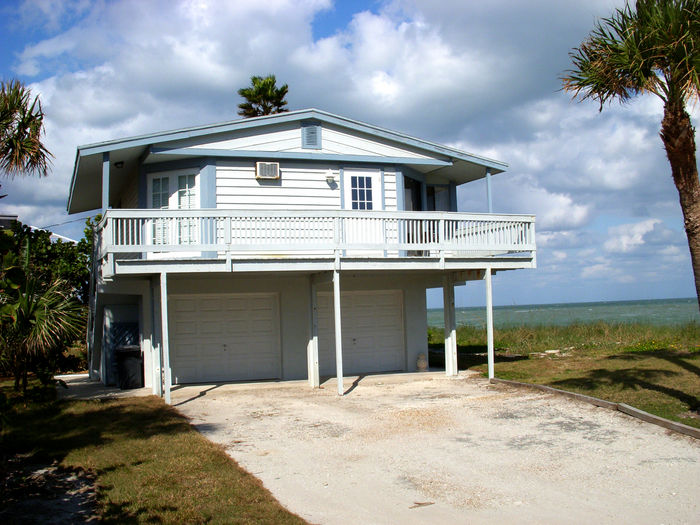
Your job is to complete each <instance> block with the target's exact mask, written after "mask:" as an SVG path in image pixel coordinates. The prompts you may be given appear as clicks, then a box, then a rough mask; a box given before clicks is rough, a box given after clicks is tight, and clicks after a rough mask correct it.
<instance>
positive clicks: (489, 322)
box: [484, 268, 495, 379]
mask: <svg viewBox="0 0 700 525" xmlns="http://www.w3.org/2000/svg"><path fill="white" fill-rule="evenodd" d="M484 278H485V279H486V348H487V355H488V362H489V379H493V367H494V361H495V358H494V349H493V298H492V293H491V268H486V273H485V275H484Z"/></svg>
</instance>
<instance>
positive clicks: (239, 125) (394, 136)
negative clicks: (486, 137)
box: [78, 109, 508, 174]
mask: <svg viewBox="0 0 700 525" xmlns="http://www.w3.org/2000/svg"><path fill="white" fill-rule="evenodd" d="M309 119H316V120H318V121H321V122H327V123H330V124H335V125H338V126H341V127H344V128H347V129H351V130H354V131H359V132H361V133H367V134H369V135H372V136H375V137H381V138H384V139H388V140H391V141H394V142H398V143H400V144H404V145H407V146H413V147H416V148H420V149H422V150H425V151H429V152H431V153H433V154H438V155H443V156H447V157H448V158H452V157H454V158H457V159H460V160H465V161H468V162H472V163H474V164H478V165H480V166H484V167H490V168H493V169H494V172H493V173H494V174H495V173H497V172H501V171H504V170H505V169H506V168H507V167H508V164H506V163H504V162H500V161H497V160H493V159H487V158H483V157H479V156H478V155H473V154H471V153H467V152H466V151H461V150H458V149H454V148H450V147H447V146H442V145H440V144H436V143H434V142H429V141H426V140H421V139H418V138H415V137H411V136H410V135H405V134H403V133H399V132H396V131H391V130H388V129H384V128H380V127H378V126H374V125H371V124H366V123H364V122H359V121H357V120H352V119H348V118H345V117H341V116H339V115H334V114H332V113H327V112H325V111H320V110H318V109H303V110H299V111H290V112H286V113H278V114H276V115H268V116H264V117H254V118H247V119H241V120H235V121H231V122H223V123H219V124H210V125H206V126H196V127H191V128H184V129H177V130H171V131H162V132H158V133H152V134H148V135H140V136H136V137H127V138H123V139H118V140H112V141H106V142H99V143H94V144H86V145H84V146H79V147H78V152H79V156H85V155H93V154H96V153H103V152H105V151H114V150H117V149H125V148H133V147H138V146H149V145H152V144H156V143H163V142H170V141H175V140H182V139H188V138H193V137H201V136H206V135H214V134H218V133H226V132H229V131H238V130H242V129H249V128H255V127H263V126H269V125H271V124H280V123H285V122H295V121H301V120H309Z"/></svg>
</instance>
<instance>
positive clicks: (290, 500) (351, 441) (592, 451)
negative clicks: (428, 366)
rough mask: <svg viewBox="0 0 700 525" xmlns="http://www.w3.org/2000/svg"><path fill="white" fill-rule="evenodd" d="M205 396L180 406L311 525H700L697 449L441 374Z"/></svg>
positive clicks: (190, 395) (225, 390)
mask: <svg viewBox="0 0 700 525" xmlns="http://www.w3.org/2000/svg"><path fill="white" fill-rule="evenodd" d="M353 379H356V378H346V388H348V389H350V392H349V393H348V395H346V396H345V397H342V398H340V397H339V396H338V395H337V394H336V393H335V392H336V388H335V382H334V381H329V382H327V383H325V384H324V385H323V388H321V389H318V390H311V389H309V388H308V387H307V386H306V384H305V383H304V382H287V383H260V384H237V385H219V386H217V385H199V386H188V387H184V388H178V389H177V390H174V391H173V404H174V405H176V406H177V408H178V409H179V410H181V411H182V412H183V413H185V414H186V415H187V416H188V417H189V418H190V419H191V421H192V423H193V424H194V425H195V426H196V427H197V428H198V429H199V430H200V431H201V432H202V433H203V434H204V435H205V436H207V437H208V438H210V439H211V440H213V441H215V442H218V443H221V444H222V445H223V446H224V447H225V448H226V450H227V451H228V453H229V454H230V455H231V456H232V457H233V458H234V459H235V460H236V461H237V462H238V463H239V464H240V465H241V466H243V467H244V468H246V469H247V470H248V471H250V472H251V473H253V474H254V475H255V476H257V477H258V478H260V479H261V480H262V481H263V483H264V484H265V486H266V487H267V488H268V489H269V490H270V491H271V492H272V493H273V495H274V496H275V497H276V498H277V499H278V500H279V501H280V502H281V503H282V504H283V505H284V506H286V507H287V508H289V509H290V510H292V511H293V512H296V513H298V514H299V515H301V516H302V517H304V518H306V519H307V520H309V521H311V522H313V523H324V524H336V523H337V524H341V523H342V524H347V523H402V524H410V523H494V522H501V521H506V520H507V521H510V522H516V523H621V522H622V523H654V524H659V523H666V524H669V523H699V522H700V506H699V504H698V495H700V442H698V441H696V440H694V439H692V438H689V437H686V436H681V435H678V434H673V433H670V432H668V431H666V430H664V429H662V428H660V427H657V426H654V425H650V424H648V423H643V422H640V421H638V420H636V419H633V418H631V417H629V416H626V415H624V414H621V413H619V412H613V411H609V410H605V409H602V408H596V407H593V406H591V405H588V404H585V403H581V402H577V401H572V400H568V399H566V398H562V397H559V396H554V395H552V394H544V393H538V392H529V391H524V390H516V389H513V388H511V387H507V386H504V385H490V384H489V383H488V382H487V381H485V380H483V379H481V378H476V377H474V376H464V375H461V376H460V377H459V378H447V377H445V376H444V375H443V374H437V373H428V374H407V375H384V376H370V377H365V378H360V379H359V380H357V381H355V384H354V385H353Z"/></svg>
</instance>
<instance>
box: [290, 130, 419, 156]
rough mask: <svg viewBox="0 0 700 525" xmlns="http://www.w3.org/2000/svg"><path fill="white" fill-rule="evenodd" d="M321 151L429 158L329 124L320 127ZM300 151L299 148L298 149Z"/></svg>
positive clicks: (341, 153)
mask: <svg viewBox="0 0 700 525" xmlns="http://www.w3.org/2000/svg"><path fill="white" fill-rule="evenodd" d="M321 129H322V130H321V147H322V148H323V149H322V150H321V151H322V152H323V153H332V154H338V155H371V156H376V157H411V158H429V157H428V156H427V155H425V154H422V153H419V152H418V150H412V149H409V148H407V147H406V146H401V147H399V146H396V145H393V144H392V143H391V142H390V141H382V140H381V139H378V138H376V137H373V138H369V137H368V136H363V135H362V134H360V133H352V132H350V131H348V130H341V129H340V128H335V127H333V126H329V125H323V126H322V127H321ZM300 151H301V150H300Z"/></svg>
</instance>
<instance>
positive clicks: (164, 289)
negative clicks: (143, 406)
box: [160, 272, 172, 405]
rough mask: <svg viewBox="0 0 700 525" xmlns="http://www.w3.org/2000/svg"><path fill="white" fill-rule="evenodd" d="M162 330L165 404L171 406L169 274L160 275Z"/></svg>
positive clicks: (162, 273)
mask: <svg viewBox="0 0 700 525" xmlns="http://www.w3.org/2000/svg"><path fill="white" fill-rule="evenodd" d="M160 317H161V322H160V330H161V337H160V339H161V345H160V346H161V352H162V353H163V358H162V361H163V372H164V373H163V383H164V385H163V394H164V397H165V402H166V403H167V404H168V405H169V404H170V386H171V384H172V381H171V378H170V344H169V343H168V274H167V273H165V272H161V274H160Z"/></svg>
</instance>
